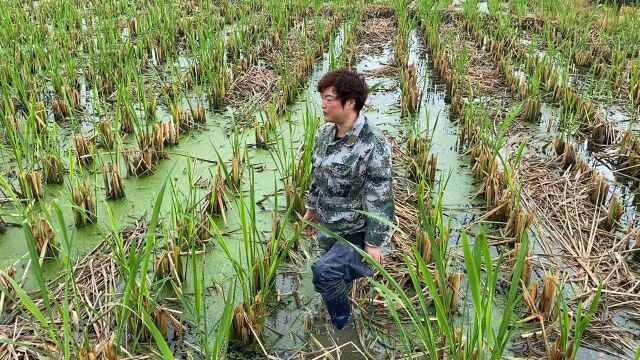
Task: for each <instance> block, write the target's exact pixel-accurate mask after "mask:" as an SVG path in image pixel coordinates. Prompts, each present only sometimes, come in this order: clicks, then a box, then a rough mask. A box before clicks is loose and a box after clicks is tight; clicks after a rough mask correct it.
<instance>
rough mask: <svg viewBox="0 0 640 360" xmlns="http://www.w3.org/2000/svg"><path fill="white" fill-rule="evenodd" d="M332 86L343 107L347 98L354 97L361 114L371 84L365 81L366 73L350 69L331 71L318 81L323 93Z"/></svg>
mask: <svg viewBox="0 0 640 360" xmlns="http://www.w3.org/2000/svg"><path fill="white" fill-rule="evenodd" d="M331 86H333V89H334V90H335V93H336V96H337V97H338V98H339V99H340V103H341V104H342V106H343V107H344V104H346V103H347V100H349V99H353V100H354V101H355V111H356V113H358V114H360V110H362V108H363V107H364V103H365V102H366V101H367V95H369V86H367V83H366V82H365V81H364V75H362V74H358V73H357V72H356V71H354V70H349V69H340V70H334V71H329V72H328V73H326V74H324V75H323V76H322V78H320V80H319V81H318V92H320V93H322V92H323V91H324V90H325V89H327V88H329V87H331Z"/></svg>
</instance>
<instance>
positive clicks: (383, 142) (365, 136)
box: [361, 121, 391, 150]
mask: <svg viewBox="0 0 640 360" xmlns="http://www.w3.org/2000/svg"><path fill="white" fill-rule="evenodd" d="M361 137H362V141H363V142H364V143H366V144H368V145H369V146H371V147H372V148H376V149H385V150H386V149H389V148H391V143H390V142H389V140H388V139H387V137H386V136H385V135H384V134H383V133H382V131H380V129H378V127H376V126H375V125H374V124H372V123H370V122H368V121H367V126H365V128H364V129H363V131H362V133H361Z"/></svg>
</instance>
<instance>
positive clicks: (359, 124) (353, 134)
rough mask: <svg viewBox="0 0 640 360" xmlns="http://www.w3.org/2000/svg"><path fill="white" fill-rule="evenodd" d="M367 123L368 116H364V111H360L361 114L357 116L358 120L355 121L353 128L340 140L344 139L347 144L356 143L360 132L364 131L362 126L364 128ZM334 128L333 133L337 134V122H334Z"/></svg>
mask: <svg viewBox="0 0 640 360" xmlns="http://www.w3.org/2000/svg"><path fill="white" fill-rule="evenodd" d="M366 123H367V117H366V116H364V113H363V112H362V111H360V114H359V115H358V117H357V118H356V121H355V122H354V123H353V127H352V128H351V130H349V131H347V133H346V134H345V135H344V138H342V139H341V140H338V141H342V140H344V141H345V145H346V146H353V145H354V144H355V143H356V140H357V139H358V136H360V132H361V131H362V128H364V126H365V125H366ZM333 129H334V131H333V134H335V132H336V131H338V126H337V125H336V124H333Z"/></svg>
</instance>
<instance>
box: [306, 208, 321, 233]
mask: <svg viewBox="0 0 640 360" xmlns="http://www.w3.org/2000/svg"><path fill="white" fill-rule="evenodd" d="M317 220H318V213H317V212H316V211H315V210H309V209H307V211H306V212H305V213H304V216H303V217H302V221H303V222H304V223H309V222H313V223H314V222H316V221H317ZM304 233H305V235H307V236H311V235H314V234H315V233H316V228H314V227H313V226H311V225H306V226H305V228H304Z"/></svg>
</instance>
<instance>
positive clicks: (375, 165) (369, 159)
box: [305, 113, 394, 250]
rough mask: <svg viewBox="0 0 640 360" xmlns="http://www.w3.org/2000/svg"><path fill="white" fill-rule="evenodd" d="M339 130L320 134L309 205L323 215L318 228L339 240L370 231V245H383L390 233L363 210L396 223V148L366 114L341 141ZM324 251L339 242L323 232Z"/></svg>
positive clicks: (367, 239)
mask: <svg viewBox="0 0 640 360" xmlns="http://www.w3.org/2000/svg"><path fill="white" fill-rule="evenodd" d="M336 130H337V126H336V125H335V124H332V123H327V124H324V125H323V126H321V127H320V128H319V129H318V133H317V135H316V140H315V146H314V149H313V155H312V161H313V165H312V170H311V178H312V182H311V187H310V189H309V194H308V196H307V200H306V203H305V207H306V208H307V209H314V210H316V211H317V214H318V223H319V224H320V225H322V226H324V227H326V228H327V229H328V230H330V231H332V232H335V233H336V234H339V235H344V234H350V233H355V232H360V231H364V232H365V243H366V244H368V245H371V246H380V245H381V244H382V243H383V242H384V241H385V240H386V239H387V238H388V236H389V234H390V228H389V226H388V225H385V224H383V223H382V222H380V221H377V220H375V219H373V218H371V217H369V216H366V215H363V214H360V213H358V212H357V210H363V211H366V212H370V213H375V214H377V215H379V216H381V217H384V218H386V219H388V220H389V221H391V222H393V220H394V203H393V179H392V172H391V145H390V144H389V142H388V141H387V140H386V139H385V138H384V137H383V136H382V135H381V134H380V133H378V131H377V130H376V129H375V127H373V126H372V125H371V124H369V123H368V121H367V119H366V117H365V116H364V115H362V113H361V114H360V115H359V116H358V118H357V119H356V122H355V123H354V125H353V128H352V129H351V130H350V131H348V132H347V133H346V134H345V136H344V137H343V138H341V139H338V140H336V139H335V134H336ZM317 238H318V244H319V246H320V248H322V249H324V250H328V249H329V248H331V246H333V243H334V242H335V240H334V239H333V238H332V237H330V236H329V235H328V234H325V233H323V232H321V231H318V235H317Z"/></svg>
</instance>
